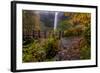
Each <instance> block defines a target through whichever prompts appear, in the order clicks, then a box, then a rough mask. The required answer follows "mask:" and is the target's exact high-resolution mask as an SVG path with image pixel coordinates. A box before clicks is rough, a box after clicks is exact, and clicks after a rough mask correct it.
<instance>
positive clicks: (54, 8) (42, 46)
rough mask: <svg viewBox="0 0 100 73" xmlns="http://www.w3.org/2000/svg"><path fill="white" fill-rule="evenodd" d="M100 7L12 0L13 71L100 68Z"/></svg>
mask: <svg viewBox="0 0 100 73" xmlns="http://www.w3.org/2000/svg"><path fill="white" fill-rule="evenodd" d="M97 16H98V15H97V6H89V5H73V4H56V3H41V2H25V1H12V2H11V71H12V72H20V71H39V70H53V69H69V68H84V67H97Z"/></svg>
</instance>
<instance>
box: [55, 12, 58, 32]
mask: <svg viewBox="0 0 100 73" xmlns="http://www.w3.org/2000/svg"><path fill="white" fill-rule="evenodd" d="M57 16H58V12H55V18H54V31H55V30H56V28H57Z"/></svg>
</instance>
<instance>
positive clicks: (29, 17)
mask: <svg viewBox="0 0 100 73" xmlns="http://www.w3.org/2000/svg"><path fill="white" fill-rule="evenodd" d="M22 14H23V18H22V19H23V35H24V38H25V37H26V36H27V37H29V38H31V37H32V33H33V30H34V31H38V30H40V16H39V14H38V13H37V12H33V11H29V10H23V12H22Z"/></svg>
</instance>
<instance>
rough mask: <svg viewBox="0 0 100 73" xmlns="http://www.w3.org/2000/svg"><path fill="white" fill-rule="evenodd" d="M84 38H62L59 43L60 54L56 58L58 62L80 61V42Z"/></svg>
mask: <svg viewBox="0 0 100 73" xmlns="http://www.w3.org/2000/svg"><path fill="white" fill-rule="evenodd" d="M82 40H83V38H82V37H69V38H62V39H61V40H60V41H59V48H60V50H59V52H58V53H57V55H56V56H55V59H56V60H58V61H59V60H79V59H80V42H81V41H82Z"/></svg>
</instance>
